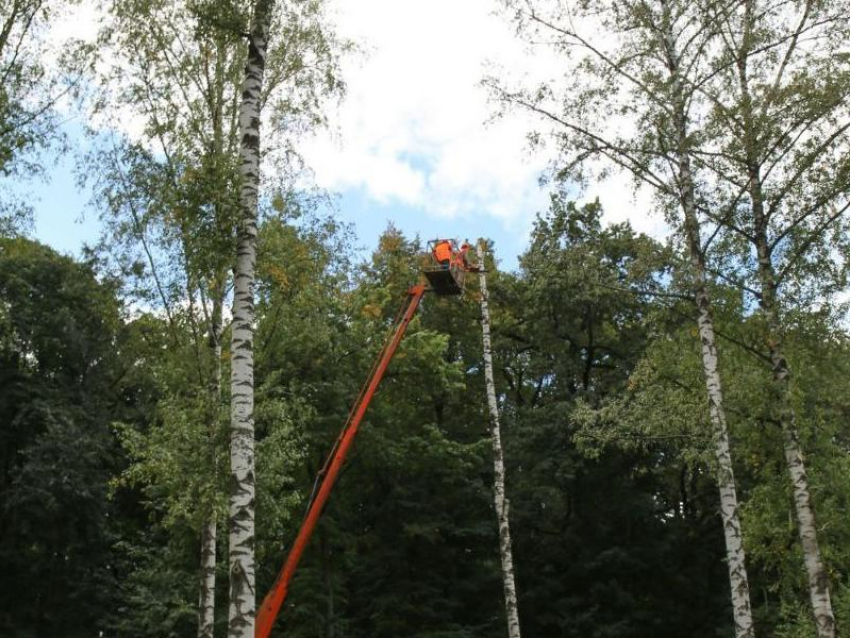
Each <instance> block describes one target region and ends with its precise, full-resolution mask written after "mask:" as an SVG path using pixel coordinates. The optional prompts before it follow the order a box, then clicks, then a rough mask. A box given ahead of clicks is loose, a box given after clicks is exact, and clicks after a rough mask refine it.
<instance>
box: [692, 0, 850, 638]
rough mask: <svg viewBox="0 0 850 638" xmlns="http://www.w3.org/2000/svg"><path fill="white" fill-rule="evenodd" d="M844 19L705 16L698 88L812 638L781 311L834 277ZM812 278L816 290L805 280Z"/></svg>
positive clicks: (813, 531) (835, 5)
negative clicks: (757, 321)
mask: <svg viewBox="0 0 850 638" xmlns="http://www.w3.org/2000/svg"><path fill="white" fill-rule="evenodd" d="M848 19H850V7H848V6H847V5H846V3H843V2H831V3H815V2H804V3H802V4H800V5H788V6H786V5H781V6H772V5H769V4H768V3H763V2H757V1H755V0H747V1H745V2H743V3H741V4H740V5H736V6H732V7H731V8H729V9H726V10H725V11H722V12H720V13H718V14H717V15H716V16H714V21H715V22H716V23H717V24H718V25H719V27H720V36H721V41H722V51H723V61H724V64H723V65H722V66H720V68H719V73H718V74H717V76H716V77H715V78H713V79H712V81H711V82H710V83H707V84H706V86H704V87H703V88H702V89H701V90H702V92H703V93H704V94H705V95H706V97H707V98H708V99H709V100H710V103H711V115H712V117H711V127H710V128H711V133H712V134H711V135H709V136H707V142H709V143H708V144H707V148H706V149H705V152H703V153H700V154H699V155H698V156H697V157H698V161H699V162H700V163H701V164H703V165H704V166H705V167H706V169H707V170H709V171H711V173H712V176H713V178H714V179H715V180H717V182H718V184H719V188H718V189H717V192H718V193H719V194H721V196H720V197H718V199H719V201H718V203H717V208H718V213H717V215H718V219H717V221H718V222H719V223H721V224H723V225H724V226H725V227H727V228H729V229H730V230H731V231H732V232H733V233H734V234H735V236H736V237H737V238H738V239H739V241H740V242H742V244H743V246H744V248H743V255H742V256H743V259H744V260H745V263H747V266H748V268H749V272H747V273H740V269H738V270H739V273H738V275H739V276H738V277H737V279H738V280H739V281H740V280H741V279H743V280H744V281H742V283H741V285H742V287H743V289H744V291H745V294H749V295H751V296H752V297H753V298H754V299H755V300H756V302H757V303H758V305H759V307H760V308H761V311H762V315H763V318H764V325H765V341H764V343H765V345H766V347H767V357H765V358H766V359H768V360H769V361H770V365H771V374H772V377H773V386H774V387H773V393H774V395H775V409H774V410H773V413H774V414H773V415H772V418H773V419H774V420H775V421H776V422H778V424H779V426H780V427H781V429H782V432H783V435H784V441H785V444H784V448H785V449H784V453H785V459H786V465H787V469H788V473H789V477H790V479H791V484H792V489H793V507H794V511H795V514H796V520H797V527H798V532H799V536H800V542H801V546H802V549H803V557H804V565H805V570H806V573H807V577H808V583H809V597H810V600H811V605H812V609H813V612H814V618H815V624H816V627H817V632H818V635H819V636H821V637H832V636H834V635H835V619H834V614H833V611H832V604H831V600H830V598H831V597H830V588H829V578H828V575H827V572H826V568H825V566H824V563H823V559H822V556H821V551H820V548H819V543H818V538H817V526H816V523H815V514H814V508H813V506H812V497H811V490H810V487H809V480H808V477H807V475H806V467H805V462H804V455H803V450H802V445H801V442H800V432H799V426H798V417H797V413H796V409H795V408H794V406H793V400H792V396H791V394H792V387H793V386H792V376H791V366H790V364H789V362H788V357H787V355H786V352H785V347H784V345H783V341H784V336H783V333H784V326H783V317H782V315H783V306H787V304H785V303H783V296H784V293H785V290H787V289H788V288H791V289H792V290H794V291H795V292H794V295H795V297H796V302H797V303H806V300H807V301H809V302H810V303H817V302H818V301H819V300H822V299H824V298H828V296H829V295H830V294H831V293H832V292H834V291H835V290H836V288H838V289H840V288H841V287H842V284H843V280H844V276H843V274H844V273H843V266H842V264H840V262H839V263H834V262H836V257H837V256H838V255H836V254H835V251H836V248H837V247H838V246H840V245H841V244H842V242H844V241H845V240H844V238H845V237H846V221H844V219H843V218H845V217H846V211H847V209H848V207H850V197H848V195H850V165H848V162H847V159H846V157H847V151H848V149H850V136H848V130H850V117H848V116H850V113H848V111H847V106H846V103H847V98H848V95H850V83H848V72H847V68H846V65H845V64H842V63H841V60H842V57H843V54H842V53H841V51H840V48H841V47H842V46H843V43H844V42H846V39H847V35H848V33H847V31H848V26H847V23H848ZM831 262H833V263H834V265H833V263H831ZM815 273H817V274H816V275H815ZM741 275H743V276H741ZM812 275H815V279H816V281H815V282H814V286H811V285H809V286H807V282H809V284H811V283H812ZM727 279H730V280H732V281H734V280H735V278H734V277H728V276H727ZM750 282H752V283H751V284H750ZM748 284H750V285H748ZM807 287H809V288H810V290H808V291H807V290H806V288H807ZM819 298H820V299H819Z"/></svg>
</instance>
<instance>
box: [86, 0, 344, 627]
mask: <svg viewBox="0 0 850 638" xmlns="http://www.w3.org/2000/svg"><path fill="white" fill-rule="evenodd" d="M251 6H252V5H250V4H247V3H238V2H234V3H213V2H197V3H195V2H192V3H170V2H157V1H156V0H151V1H149V2H142V3H139V2H115V3H113V5H112V13H111V23H110V24H109V25H108V27H107V29H106V30H105V31H104V34H103V40H104V50H105V51H109V52H110V53H112V54H113V55H115V54H117V56H116V57H118V59H119V60H120V61H121V64H114V65H112V66H109V65H107V66H106V68H107V69H109V71H108V72H107V73H106V74H105V75H104V77H103V82H102V84H103V87H104V100H103V104H104V105H105V106H104V109H103V111H102V115H103V116H107V117H110V118H114V117H115V116H116V115H117V116H119V117H127V115H128V114H129V115H132V116H134V117H141V119H142V121H143V123H144V125H145V128H144V134H143V137H144V140H143V141H142V143H141V146H142V147H145V146H147V147H151V148H153V149H155V150H156V151H157V152H158V153H159V154H160V157H161V158H162V159H161V164H162V165H163V172H164V174H165V175H166V176H168V185H169V188H168V189H167V192H163V193H162V195H163V197H162V198H161V199H160V201H159V204H158V206H159V208H158V210H159V211H160V212H161V213H162V215H161V217H160V222H161V223H162V224H163V228H164V231H163V232H162V234H160V235H159V237H160V238H165V239H166V240H167V241H173V248H174V250H171V249H166V251H165V253H164V254H165V255H176V256H177V264H175V266H178V265H179V267H177V269H176V270H177V271H182V273H183V274H182V276H181V277H180V278H179V279H180V281H181V282H182V283H181V284H180V285H177V286H175V288H174V290H176V291H177V293H176V294H177V299H175V300H173V301H172V303H175V304H176V303H179V304H181V305H183V304H185V305H186V306H187V307H188V309H189V314H190V317H191V321H192V325H193V326H194V328H193V334H194V337H193V338H194V340H195V342H196V344H197V345H198V347H203V345H205V346H206V349H207V354H205V355H204V358H205V359H208V360H209V361H210V365H208V366H205V368H204V369H205V372H204V374H203V379H200V380H199V384H200V385H201V386H202V387H204V388H206V389H208V390H209V392H210V396H211V397H213V398H212V399H211V401H210V405H213V406H218V405H219V403H220V397H221V375H222V367H221V355H222V343H221V339H222V334H223V331H224V327H225V326H224V325H223V321H222V319H223V308H224V304H225V300H226V297H227V295H228V294H229V290H230V289H231V278H230V271H231V268H232V267H233V264H234V260H235V257H234V254H233V253H234V251H235V246H236V243H237V235H238V232H237V227H239V229H240V230H241V229H243V228H244V227H245V225H244V224H240V222H239V220H240V219H241V217H240V216H241V215H242V213H243V212H244V209H243V208H242V202H241V200H240V197H241V196H242V193H241V192H240V191H242V192H244V187H245V184H246V183H249V182H250V179H251V177H252V176H251V175H250V174H249V175H248V180H247V181H246V180H245V179H244V177H245V175H246V174H245V173H244V171H241V170H240V167H242V168H244V164H243V162H242V160H243V159H244V158H241V157H240V149H241V148H242V147H243V142H244V141H245V129H246V127H250V126H251V119H250V116H247V117H245V116H246V109H245V102H244V100H243V95H242V88H243V87H242V86H241V85H242V83H243V80H244V78H243V75H244V68H245V66H246V60H247V59H248V55H249V54H251V53H252V52H253V49H254V48H255V47H254V44H251V45H250V46H248V47H245V46H244V34H245V33H246V32H247V31H248V30H249V29H248V20H249V18H250V15H251ZM265 11H266V13H267V14H268V18H267V25H266V27H265V29H266V30H268V29H269V28H273V29H277V30H279V31H280V32H282V33H285V34H286V38H285V42H284V41H283V39H282V40H281V42H280V44H278V45H277V46H276V47H273V48H272V49H271V50H270V51H268V52H265V54H264V55H263V59H266V58H268V59H269V60H270V61H271V62H270V64H269V65H268V66H269V73H268V74H267V77H266V81H265V82H264V83H263V84H262V85H261V87H260V90H261V92H260V93H259V94H258V95H257V96H255V97H256V99H255V100H254V105H253V107H254V108H259V105H260V104H261V103H263V104H266V103H267V104H270V105H271V107H270V108H269V109H267V110H266V114H265V117H266V118H267V120H268V122H269V128H270V132H271V133H272V135H270V136H268V137H269V138H270V139H271V140H272V141H273V144H268V145H267V147H271V148H272V149H273V150H277V151H282V150H283V151H285V153H280V155H281V156H283V157H284V158H291V157H293V156H294V154H293V153H292V152H291V151H292V149H293V148H294V139H295V138H297V136H298V135H300V134H302V133H303V132H304V131H306V130H309V129H310V128H311V127H313V126H317V125H321V124H322V123H323V122H324V115H323V113H322V110H321V109H322V106H323V104H324V100H325V99H326V98H328V97H333V96H335V95H337V94H338V93H339V91H341V90H342V86H343V85H342V83H341V82H340V80H339V75H338V66H337V61H338V56H339V55H340V53H341V52H342V51H343V50H344V49H345V48H346V47H345V46H344V45H342V44H341V43H340V42H339V41H338V40H337V39H336V38H335V36H334V34H333V32H332V30H330V29H329V28H328V25H327V21H326V20H325V18H324V14H323V4H322V3H308V4H303V3H279V4H277V5H269V6H268V7H267V8H266V9H265ZM252 33H254V31H252ZM252 37H253V36H252ZM249 39H250V38H249ZM251 42H253V40H251ZM249 110H250V109H249ZM240 118H242V119H240ZM249 137H250V131H249ZM258 153H259V151H257V153H256V159H257V161H259V154H258ZM298 166H299V165H298V164H297V162H296V163H295V164H294V165H293V166H287V165H281V164H280V163H278V164H277V165H276V168H278V169H280V170H281V171H283V173H282V174H280V175H278V176H276V178H275V180H273V182H274V184H275V188H277V189H278V190H285V189H288V188H291V179H292V175H293V174H294V173H296V172H297V169H298ZM249 172H250V171H249ZM240 173H242V174H240ZM253 176H254V177H256V176H257V173H256V172H255V173H254V174H253ZM256 188H258V186H257V185H256V184H255V185H254V191H255V195H254V200H255V201H254V204H253V208H254V213H253V214H254V216H255V218H256ZM188 204H191V206H189V205H188ZM254 228H256V225H255V224H254ZM243 235H244V233H243ZM162 248H163V245H162V244H159V245H158V246H154V247H153V250H152V251H151V254H152V255H153V256H154V257H156V258H158V259H161V258H162V255H160V254H159V250H160V249H162ZM146 252H147V251H146ZM146 261H151V260H150V259H146ZM244 265H245V263H244V261H243V262H242V266H243V267H244ZM217 419H218V410H213V414H212V417H211V424H210V432H211V434H212V433H214V430H215V428H216V427H217V426H216V425H215V424H216V422H217ZM211 438H212V439H214V438H215V437H214V436H212V437H211ZM218 455H219V453H218V451H217V450H216V449H215V448H212V449H210V463H211V465H213V466H218V461H217V459H218ZM222 469H223V468H222ZM198 506H199V507H200V508H202V509H203V508H206V509H207V515H206V517H205V521H204V522H203V524H201V525H200V527H199V529H198V532H199V536H200V537H201V570H200V581H199V585H200V586H199V625H198V635H199V636H201V637H204V638H209V637H210V636H212V632H213V620H214V612H215V609H214V600H215V595H214V593H215V570H214V566H215V562H216V555H215V547H216V536H217V520H216V513H215V508H212V507H211V506H207V505H205V504H202V503H199V504H198Z"/></svg>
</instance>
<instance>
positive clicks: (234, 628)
mask: <svg viewBox="0 0 850 638" xmlns="http://www.w3.org/2000/svg"><path fill="white" fill-rule="evenodd" d="M273 6H274V5H273V2H272V0H259V1H258V2H257V4H256V5H255V7H254V15H253V17H252V18H251V31H250V35H249V36H248V58H247V60H246V62H245V78H244V80H243V81H242V101H241V103H240V106H239V129H240V133H241V143H240V149H239V159H240V168H239V174H240V184H239V206H240V214H239V219H238V222H237V235H236V265H235V267H234V269H233V328H232V337H231V344H230V350H231V372H230V432H231V434H230V477H231V479H230V484H231V492H230V517H229V522H230V525H229V533H230V541H229V544H228V547H229V552H230V553H229V564H230V611H229V614H228V636H230V637H231V638H252V637H253V635H254V613H255V608H256V591H255V589H256V582H255V573H256V567H255V564H254V474H255V472H254V352H253V350H254V325H253V324H254V271H255V267H256V262H257V200H258V192H259V187H260V114H261V109H262V103H261V93H262V89H263V74H264V72H265V67H266V53H267V46H268V38H269V26H270V23H271V14H272V10H273Z"/></svg>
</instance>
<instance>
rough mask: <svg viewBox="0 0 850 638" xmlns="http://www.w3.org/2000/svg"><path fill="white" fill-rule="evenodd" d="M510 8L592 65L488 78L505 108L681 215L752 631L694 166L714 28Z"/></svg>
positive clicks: (740, 611)
mask: <svg viewBox="0 0 850 638" xmlns="http://www.w3.org/2000/svg"><path fill="white" fill-rule="evenodd" d="M508 5H509V6H510V7H512V8H513V9H514V10H515V15H516V19H517V21H518V22H519V24H520V27H521V28H526V29H528V30H529V32H530V34H531V37H532V38H534V37H536V35H534V34H536V33H543V34H545V38H544V40H548V39H549V38H554V42H555V45H556V47H560V48H561V49H562V50H571V51H572V50H575V55H578V56H580V57H579V59H578V67H577V68H581V69H582V70H585V71H588V72H589V73H588V74H575V75H574V76H573V77H574V78H575V79H574V80H573V86H570V87H568V88H567V90H566V91H565V92H564V94H563V96H561V95H556V94H555V93H554V92H553V90H552V88H551V87H549V86H542V87H540V88H539V89H537V90H534V91H526V92H524V91H510V90H508V89H505V88H504V87H502V86H500V85H499V83H498V82H495V81H491V82H490V86H491V87H493V90H494V91H495V92H496V95H497V96H498V97H499V99H500V100H502V101H503V102H504V103H505V104H512V105H517V106H519V107H521V108H524V109H528V110H530V111H532V112H533V113H536V114H538V115H540V116H542V117H543V118H545V119H546V120H547V121H549V122H551V123H553V125H554V126H555V127H556V136H557V139H558V142H559V144H560V149H559V150H560V152H561V153H562V156H563V159H564V162H565V167H563V168H561V169H559V177H560V178H562V179H563V178H568V177H574V176H578V177H581V176H582V173H581V170H580V169H581V167H582V166H583V165H584V164H586V163H587V160H588V159H591V160H599V159H602V160H607V161H609V162H610V163H611V164H613V165H614V166H615V167H619V168H621V169H624V170H625V171H627V172H629V173H630V174H631V175H632V176H633V177H634V179H635V181H636V182H637V183H639V184H642V185H647V186H650V187H651V188H653V189H654V191H655V193H656V195H657V196H658V198H659V200H660V201H661V202H666V210H667V211H668V212H669V213H670V214H671V216H673V215H675V218H678V215H676V213H677V212H678V213H680V214H681V218H680V222H679V225H678V230H679V231H680V233H681V236H682V239H683V241H684V243H685V245H686V247H687V254H688V261H689V263H688V271H689V276H690V287H691V290H692V293H693V296H694V300H695V304H696V313H697V316H696V323H697V327H698V330H699V333H700V338H701V341H702V362H703V372H704V376H705V386H706V394H707V396H708V402H709V406H710V413H711V422H712V427H713V431H714V436H715V454H716V459H717V482H718V489H719V491H720V504H721V507H720V510H721V517H722V521H723V529H724V531H725V535H726V548H727V564H728V568H729V579H730V592H731V599H732V603H733V605H732V606H733V614H734V618H735V626H736V635H737V636H739V637H751V636H753V635H754V634H753V619H752V613H751V603H750V595H749V588H748V584H747V572H746V565H745V557H744V548H743V540H742V531H741V522H740V516H739V513H738V495H737V489H736V485H735V478H734V470H733V467H732V459H731V452H730V449H729V432H728V426H727V419H726V411H725V409H724V404H723V389H722V382H721V377H720V370H719V360H718V348H717V338H716V331H715V327H714V322H713V320H712V310H711V297H710V292H709V283H710V279H709V274H708V272H707V250H708V247H709V246H710V244H711V241H712V240H713V238H714V235H710V236H709V239H708V240H707V241H704V240H703V229H702V223H703V221H704V219H705V218H704V216H703V215H702V213H701V210H702V194H701V191H700V189H699V177H698V176H697V175H695V174H694V168H693V166H692V155H693V152H694V149H695V140H696V138H697V136H698V131H697V130H696V127H695V125H694V118H695V117H696V114H697V113H698V111H699V105H700V100H701V96H700V93H699V92H698V90H697V89H698V87H700V86H701V85H702V84H703V83H704V81H705V80H706V78H709V77H711V75H712V74H713V72H714V71H713V68H712V66H711V63H710V60H709V57H710V53H711V51H712V46H713V43H714V40H715V38H716V30H715V28H714V26H713V25H712V24H711V23H710V22H709V23H707V22H706V21H705V20H704V19H703V14H704V9H705V8H704V7H703V6H702V5H700V6H697V5H694V4H692V3H676V2H672V3H671V2H660V3H657V4H656V3H625V4H623V5H619V4H618V5H613V6H609V5H606V4H600V5H597V4H596V3H591V4H590V5H585V4H582V5H575V6H574V5H572V4H570V3H561V2H555V3H549V6H551V11H547V10H546V6H547V4H546V3H543V2H541V3H535V2H517V3H513V2H510V3H508ZM575 18H579V20H578V21H577V20H576V19H575ZM582 18H583V21H582V20H581V19H582ZM591 24H602V26H603V28H604V29H605V32H606V33H607V34H609V35H610V37H611V38H612V39H613V41H614V44H613V46H611V47H609V49H608V50H606V49H605V48H602V45H599V44H598V43H597V40H596V38H595V37H594V36H593V35H592V34H591V32H590V29H591ZM580 29H583V31H582V30H580ZM612 120H613V122H612ZM601 122H604V123H605V124H606V125H607V126H608V127H609V128H610V127H611V125H612V124H613V125H614V126H617V124H619V127H618V128H617V129H615V130H616V132H615V133H614V134H613V135H611V134H609V133H607V132H605V131H603V130H600V126H601V125H600V123H601Z"/></svg>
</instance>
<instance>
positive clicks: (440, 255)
mask: <svg viewBox="0 0 850 638" xmlns="http://www.w3.org/2000/svg"><path fill="white" fill-rule="evenodd" d="M434 258H435V259H436V260H437V261H439V262H443V261H446V260H449V259H451V258H452V246H451V244H450V243H449V242H447V241H441V242H440V243H439V244H437V245H436V246H434Z"/></svg>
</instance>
